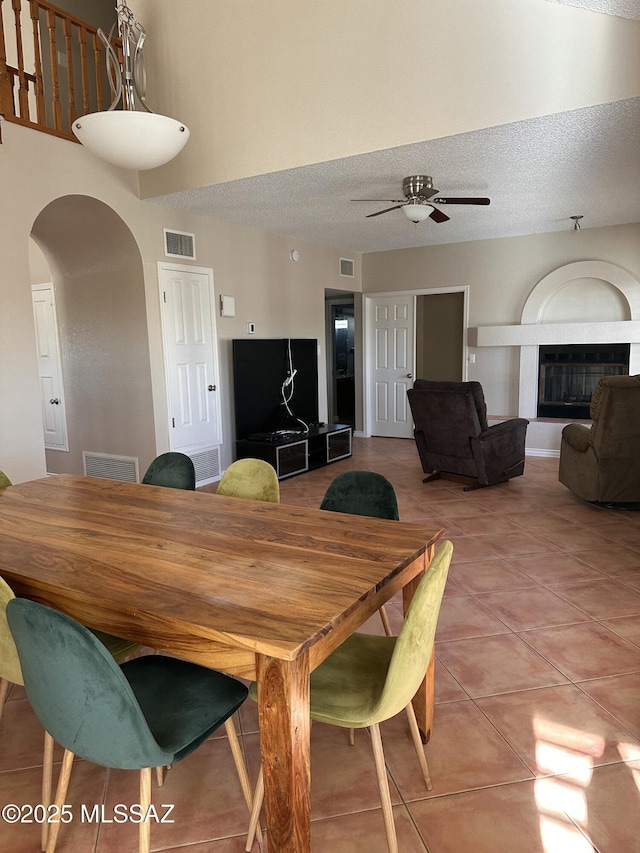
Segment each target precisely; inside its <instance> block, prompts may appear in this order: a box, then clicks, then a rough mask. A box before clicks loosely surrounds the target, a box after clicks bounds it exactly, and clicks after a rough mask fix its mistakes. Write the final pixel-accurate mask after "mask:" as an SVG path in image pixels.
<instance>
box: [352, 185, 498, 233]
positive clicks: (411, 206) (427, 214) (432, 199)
mask: <svg viewBox="0 0 640 853" xmlns="http://www.w3.org/2000/svg"><path fill="white" fill-rule="evenodd" d="M402 192H403V193H404V196H405V197H404V199H402V198H353V199H351V201H388V202H391V203H392V204H393V205H394V206H393V207H385V209H384V210H377V211H376V212H375V213H369V214H367V219H370V218H371V217H372V216H380V215H381V214H382V213H389V211H390V210H399V209H400V208H402V210H403V212H404V215H405V216H406V217H407V219H409V220H410V221H411V222H414V223H415V224H416V225H417V224H418V222H424V221H425V220H427V219H432V220H433V221H434V222H448V221H449V219H450V217H449V216H447V214H446V213H443V212H442V211H441V210H439V209H438V208H437V207H435V205H436V204H474V205H475V204H481V205H486V204H490V199H488V198H471V197H469V198H451V197H449V198H440V197H437V196H438V193H439V190H436V189H434V187H433V179H432V178H431V176H430V175H409V176H408V177H406V178H404V180H403V181H402Z"/></svg>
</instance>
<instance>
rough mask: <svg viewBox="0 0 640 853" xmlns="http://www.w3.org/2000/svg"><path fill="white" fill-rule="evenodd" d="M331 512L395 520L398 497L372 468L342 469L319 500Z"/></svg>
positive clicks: (384, 617)
mask: <svg viewBox="0 0 640 853" xmlns="http://www.w3.org/2000/svg"><path fill="white" fill-rule="evenodd" d="M320 509H326V510H329V511H330V512H348V513H351V514H352V515H368V516H370V517H372V518H390V519H392V520H393V521H398V519H399V518H400V515H399V514H398V500H397V498H396V493H395V490H394V488H393V486H392V484H391V483H390V482H389V480H387V478H386V477H383V476H382V474H377V473H376V472H375V471H344V472H343V473H342V474H338V476H337V477H336V478H335V479H334V480H332V481H331V483H330V484H329V488H328V489H327V491H326V492H325V495H324V497H323V499H322V503H321V504H320ZM379 613H380V618H381V619H382V624H383V626H384V631H385V634H386V635H387V636H388V637H390V636H391V634H392V631H391V625H390V623H389V617H388V616H387V611H386V610H385V608H384V606H382V607H381V608H380V610H379Z"/></svg>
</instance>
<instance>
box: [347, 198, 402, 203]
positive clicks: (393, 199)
mask: <svg viewBox="0 0 640 853" xmlns="http://www.w3.org/2000/svg"><path fill="white" fill-rule="evenodd" d="M350 201H390V202H392V203H393V204H404V203H405V202H406V198H352V199H350Z"/></svg>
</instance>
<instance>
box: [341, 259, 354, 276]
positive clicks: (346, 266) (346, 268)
mask: <svg viewBox="0 0 640 853" xmlns="http://www.w3.org/2000/svg"><path fill="white" fill-rule="evenodd" d="M340 275H345V276H347V278H353V261H350V260H348V258H340Z"/></svg>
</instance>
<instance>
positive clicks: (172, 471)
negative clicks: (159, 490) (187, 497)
mask: <svg viewBox="0 0 640 853" xmlns="http://www.w3.org/2000/svg"><path fill="white" fill-rule="evenodd" d="M142 482H143V483H145V484H146V485H148V486H167V487H168V488H170V489H190V490H191V491H193V490H194V489H195V487H196V469H195V468H194V467H193V462H192V460H191V458H190V457H189V456H187V455H186V453H175V452H173V451H171V452H170V453H161V454H160V456H156V458H155V459H154V460H153V462H152V463H151V465H149V467H148V468H147V471H146V473H145V475H144V477H143V478H142Z"/></svg>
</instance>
